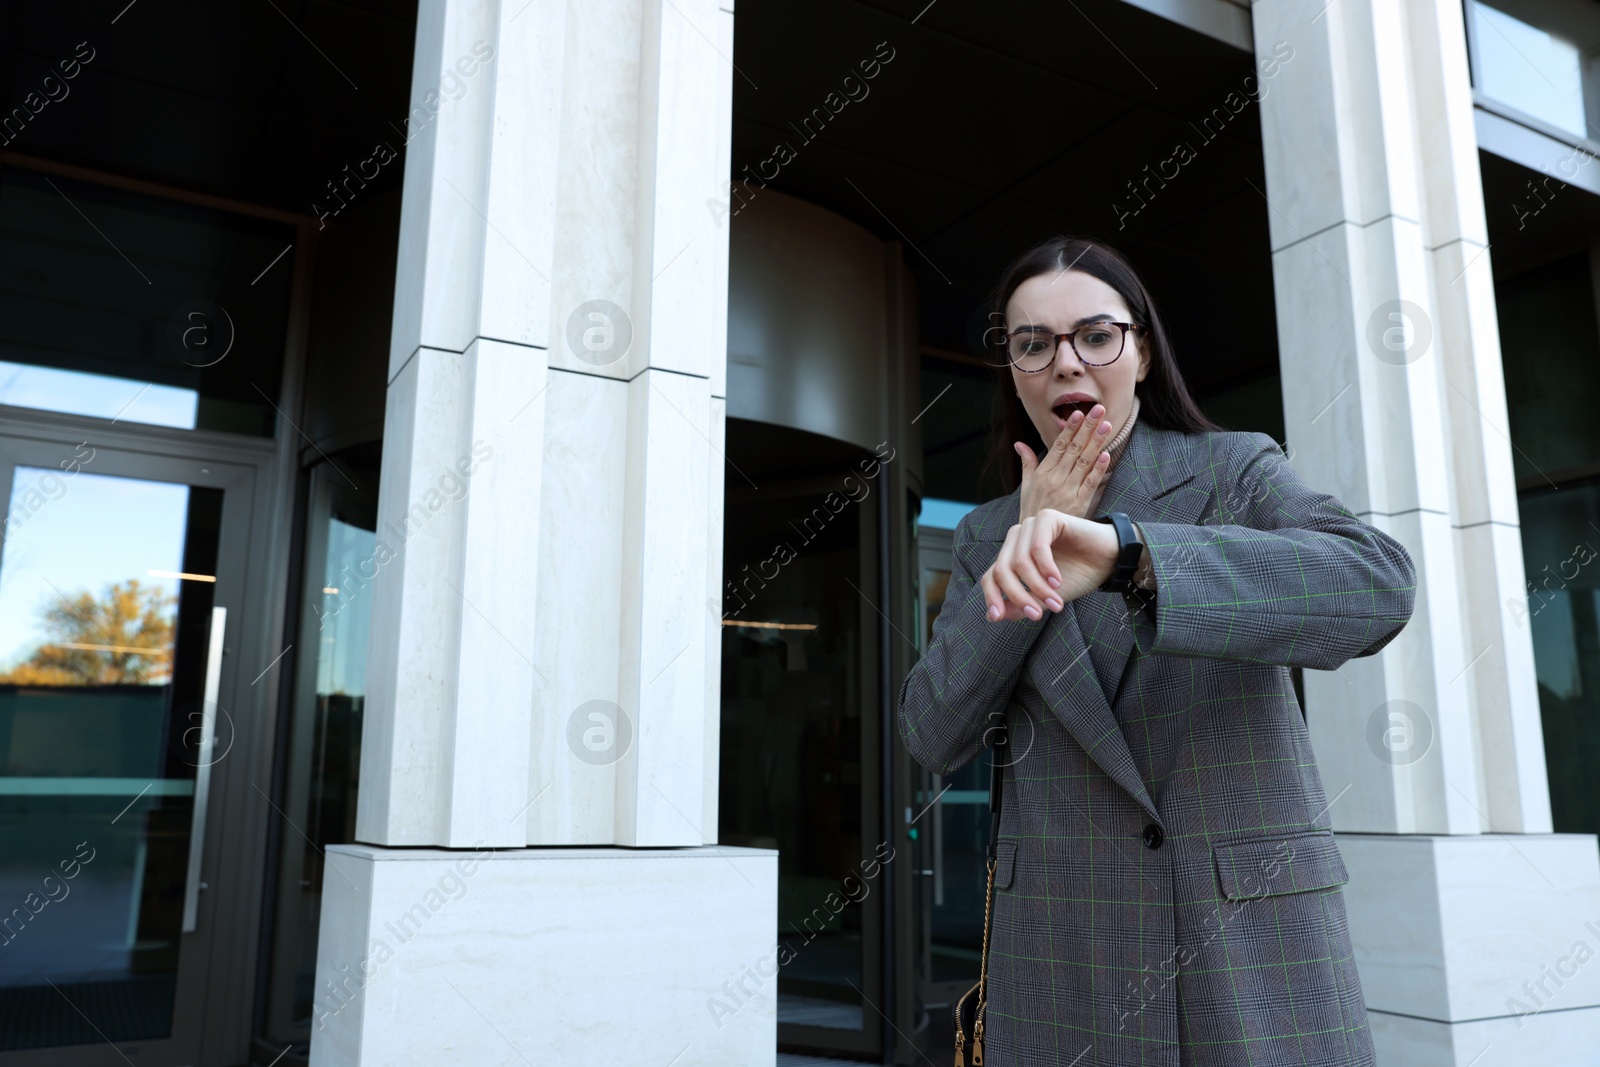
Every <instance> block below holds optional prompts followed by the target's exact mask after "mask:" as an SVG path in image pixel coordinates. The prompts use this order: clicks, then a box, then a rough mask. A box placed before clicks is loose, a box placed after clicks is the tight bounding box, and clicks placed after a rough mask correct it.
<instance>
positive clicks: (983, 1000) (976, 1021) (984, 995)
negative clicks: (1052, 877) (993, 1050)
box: [972, 859, 998, 1067]
mask: <svg viewBox="0 0 1600 1067" xmlns="http://www.w3.org/2000/svg"><path fill="white" fill-rule="evenodd" d="M997 864H998V860H996V859H991V860H990V861H989V888H988V889H987V890H986V891H985V892H984V895H983V955H982V956H981V957H979V963H978V1006H977V1008H976V1009H975V1011H974V1018H973V1020H972V1067H983V1017H984V1015H985V1014H986V1009H987V1008H988V1006H989V916H990V913H991V911H992V909H993V907H994V870H995V867H996V866H997Z"/></svg>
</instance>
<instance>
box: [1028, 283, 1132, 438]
mask: <svg viewBox="0 0 1600 1067" xmlns="http://www.w3.org/2000/svg"><path fill="white" fill-rule="evenodd" d="M1106 321H1109V322H1132V321H1133V315H1132V314H1131V313H1130V312H1129V311H1128V305H1127V304H1126V303H1124V302H1123V300H1122V297H1120V296H1118V295H1117V291H1116V290H1115V289H1113V288H1111V286H1109V285H1107V284H1106V283H1105V282H1103V281H1101V280H1100V279H1099V278H1096V277H1095V276H1094V275H1092V274H1085V273H1083V272H1082V271H1075V270H1068V271H1053V272H1051V273H1049V274H1036V275H1034V276H1033V277H1032V278H1029V279H1028V280H1027V281H1025V282H1023V283H1022V284H1021V285H1019V286H1017V288H1016V291H1015V292H1014V293H1012V294H1011V299H1010V300H1008V301H1006V331H1007V332H1008V333H1009V332H1011V331H1014V330H1017V329H1019V328H1021V327H1025V326H1038V327H1040V328H1041V329H1042V330H1049V331H1050V332H1051V333H1066V332H1068V331H1069V330H1076V329H1077V328H1078V327H1080V326H1084V325H1087V324H1088V323H1091V322H1106ZM1147 336H1148V335H1147V333H1146V331H1144V330H1134V331H1131V332H1129V333H1128V335H1127V337H1126V338H1125V339H1124V341H1123V347H1122V354H1121V355H1119V356H1118V357H1117V358H1116V359H1114V360H1113V361H1112V362H1110V363H1108V364H1106V365H1105V366H1100V367H1096V366H1090V365H1089V364H1087V363H1084V362H1083V361H1082V360H1080V359H1079V358H1078V354H1077V353H1076V352H1075V351H1073V347H1072V345H1071V344H1069V343H1068V342H1066V341H1062V342H1061V343H1060V344H1059V345H1056V348H1055V358H1054V360H1053V361H1052V362H1051V363H1050V364H1049V365H1048V366H1047V367H1045V368H1044V369H1043V370H1040V371H1037V372H1034V373H1028V372H1026V371H1021V370H1018V369H1017V367H1016V365H1015V364H1013V365H1012V367H1011V380H1012V382H1013V383H1015V385H1016V389H1017V395H1018V396H1019V397H1021V398H1022V406H1023V409H1024V410H1026V411H1027V413H1028V418H1029V419H1031V420H1033V425H1034V427H1035V428H1036V429H1038V431H1039V436H1040V437H1041V438H1042V439H1043V440H1044V445H1045V447H1046V448H1049V447H1050V446H1051V445H1052V444H1053V443H1054V442H1055V439H1056V435H1057V434H1059V433H1060V432H1061V430H1062V428H1064V427H1065V426H1066V424H1067V416H1069V415H1071V414H1072V412H1073V410H1074V409H1076V410H1081V411H1082V412H1083V413H1084V416H1085V417H1088V412H1089V409H1090V408H1091V407H1093V406H1094V405H1095V404H1096V403H1099V404H1104V405H1105V409H1106V411H1105V415H1104V416H1103V417H1102V418H1103V420H1104V421H1105V422H1109V423H1110V424H1111V431H1110V433H1109V434H1107V439H1109V437H1111V436H1113V435H1115V434H1116V433H1117V431H1119V430H1121V429H1122V424H1123V423H1124V422H1126V421H1127V418H1128V412H1129V411H1130V410H1132V408H1133V387H1134V383H1135V382H1142V381H1144V376H1145V375H1146V374H1147V373H1149V370H1150V353H1149V342H1148V340H1147ZM1077 340H1078V342H1079V344H1080V345H1083V347H1084V349H1085V351H1087V349H1088V346H1087V344H1084V336H1083V335H1082V334H1080V335H1078V338H1077ZM1045 343H1046V344H1048V343H1049V341H1048V339H1046V342H1045ZM1091 358H1094V357H1092V356H1091ZM1041 458H1042V457H1041Z"/></svg>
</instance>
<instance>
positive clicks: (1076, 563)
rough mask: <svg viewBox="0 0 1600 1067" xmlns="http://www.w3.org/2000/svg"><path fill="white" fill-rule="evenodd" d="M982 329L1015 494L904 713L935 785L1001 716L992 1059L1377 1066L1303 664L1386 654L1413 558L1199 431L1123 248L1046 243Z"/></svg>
mask: <svg viewBox="0 0 1600 1067" xmlns="http://www.w3.org/2000/svg"><path fill="white" fill-rule="evenodd" d="M994 312H995V316H994V318H993V319H992V320H991V321H993V322H996V323H1003V324H1004V325H1003V327H1000V326H997V327H996V328H994V329H993V330H991V333H990V336H991V337H992V338H993V340H994V341H995V345H994V348H995V351H996V355H997V362H998V363H999V365H1000V366H1001V368H1002V369H1001V371H1000V381H1001V383H1002V390H1001V395H1002V397H1003V404H1002V408H1003V411H1002V412H1001V417H1000V418H999V419H997V424H998V428H999V429H1000V430H1001V432H1002V434H1003V437H1002V439H1001V443H1002V447H1003V448H1006V449H1014V450H1015V453H1016V455H1017V457H1018V459H1019V460H1020V473H1021V481H1020V485H1017V487H1016V488H1014V489H1013V490H1012V492H1011V493H1010V494H1009V495H1007V496H1004V497H1001V498H999V499H997V500H991V501H990V502H988V503H987V504H984V505H982V506H981V507H978V508H977V509H975V510H974V511H972V512H970V513H969V514H968V515H966V516H965V517H964V518H963V519H962V520H961V522H960V524H959V525H958V526H957V529H956V533H955V541H954V560H953V563H954V566H953V569H952V573H951V578H950V584H949V588H948V590H947V592H946V597H945V601H944V606H943V607H942V609H941V610H940V613H939V616H938V618H937V620H936V621H935V623H934V628H933V640H932V643H931V644H930V645H929V647H928V650H927V653H926V654H925V655H924V656H923V657H922V659H921V661H920V662H918V663H917V665H916V666H915V667H914V668H913V669H912V671H911V673H910V674H909V675H908V676H907V678H906V680H905V683H904V685H903V686H902V688H901V691H900V705H899V728H900V733H901V736H902V737H903V738H904V739H905V742H906V745H907V746H908V748H909V750H910V752H911V754H912V756H914V757H915V758H916V759H917V761H918V762H919V763H921V764H922V765H923V766H925V767H927V768H928V769H930V770H932V771H933V772H935V773H936V774H940V775H947V774H950V773H952V772H953V771H955V770H956V769H957V768H959V767H961V766H963V765H964V764H966V763H967V762H968V761H969V760H971V759H972V758H973V757H974V756H975V755H977V754H978V752H979V750H980V749H982V748H983V747H984V746H985V743H986V740H988V739H989V737H990V727H991V725H992V722H998V721H999V720H1000V719H1001V718H1003V719H1004V721H1005V723H1006V725H1007V727H1008V738H1009V740H1008V748H1007V751H1006V754H1004V755H1002V756H1000V757H999V760H1000V762H1001V763H1002V764H1004V766H1003V768H1002V776H1003V786H1002V793H1001V800H1002V803H1001V817H1000V829H999V835H998V838H997V844H996V866H995V882H994V886H995V890H994V904H993V913H992V920H991V921H992V934H991V940H990V947H989V964H988V981H987V991H988V1005H987V1011H986V1017H985V1030H986V1032H985V1035H984V1050H983V1052H984V1062H985V1063H986V1064H989V1065H991V1067H994V1065H999V1067H1012V1065H1034V1064H1038V1065H1045V1064H1050V1065H1056V1064H1060V1065H1066V1064H1077V1065H1082V1067H1088V1065H1090V1064H1142V1065H1146V1067H1153V1065H1170V1067H1179V1065H1185V1067H1186V1065H1189V1064H1195V1065H1234V1064H1238V1065H1255V1067H1260V1065H1268V1064H1297V1065H1308V1064H1328V1065H1332V1064H1338V1065H1349V1064H1372V1063H1373V1050H1372V1040H1371V1037H1370V1035H1369V1033H1368V1029H1367V1014H1366V1008H1365V1006H1364V1004H1363V1001H1362V994H1361V982H1360V978H1359V976H1358V975H1357V973H1356V967H1355V962H1354V959H1353V957H1352V952H1351V944H1350V935H1349V932H1348V930H1347V928H1346V923H1345V909H1344V900H1343V896H1342V891H1341V889H1340V886H1341V885H1342V884H1343V883H1344V882H1346V881H1347V880H1348V879H1349V875H1348V874H1347V872H1346V870H1345V867H1344V864H1343V862H1342V860H1341V858H1340V855H1339V850H1338V848H1337V846H1336V845H1335V843H1334V839H1333V834H1332V829H1331V827H1332V819H1331V818H1330V815H1329V811H1328V809H1329V805H1330V801H1329V799H1328V797H1327V795H1326V793H1325V792H1324V790H1323V785H1322V781H1321V779H1320V777H1319V775H1318V773H1317V766H1316V759H1315V757H1314V756H1313V754H1312V751H1311V746H1310V743H1309V740H1308V738H1307V733H1306V727H1305V722H1304V719H1303V717H1302V715H1301V712H1300V708H1299V705H1298V703H1297V701H1296V699H1295V696H1294V691H1293V688H1292V685H1291V682H1290V676H1289V668H1290V667H1309V668H1314V669H1316V670H1334V669H1336V668H1338V667H1339V666H1340V665H1341V664H1343V663H1344V662H1346V661H1347V660H1349V659H1350V658H1351V657H1353V656H1370V655H1372V654H1373V653H1375V652H1377V651H1378V650H1379V649H1381V648H1383V647H1384V646H1385V645H1387V644H1388V643H1389V642H1390V641H1391V640H1393V639H1394V637H1395V635H1396V634H1398V633H1399V632H1400V629H1401V628H1402V627H1403V626H1404V625H1405V623H1406V620H1407V619H1409V618H1410V616H1411V609H1412V601H1413V597H1414V593H1415V584H1416V576H1415V571H1414V568H1413V566H1412V562H1411V558H1410V556H1409V555H1408V554H1407V552H1406V550H1405V549H1404V548H1403V547H1401V545H1400V544H1399V543H1398V542H1396V541H1395V540H1394V539H1393V538H1392V537H1390V536H1388V535H1387V534H1384V533H1382V532H1380V531H1378V530H1376V529H1374V528H1372V527H1371V526H1368V525H1366V524H1364V523H1362V522H1360V521H1359V520H1357V519H1356V518H1355V516H1354V515H1352V514H1351V513H1350V512H1349V511H1347V510H1346V509H1345V508H1344V507H1343V506H1341V505H1340V504H1339V502H1338V501H1337V500H1335V499H1334V498H1333V497H1331V496H1328V495H1327V494H1325V493H1319V492H1316V491H1315V490H1313V489H1311V488H1310V487H1308V486H1307V485H1306V484H1305V483H1304V482H1303V481H1301V479H1300V478H1299V476H1298V475H1296V474H1295V472H1294V469H1293V468H1292V467H1290V466H1289V464H1288V462H1287V460H1286V458H1285V457H1284V455H1283V452H1282V451H1281V450H1280V449H1279V448H1278V446H1277V444H1275V443H1274V442H1273V440H1272V438H1270V437H1268V436H1267V435H1266V434H1260V433H1228V432H1224V431H1222V430H1221V429H1220V428H1219V427H1216V426H1215V425H1213V424H1212V423H1210V422H1209V421H1208V420H1207V419H1206V418H1205V417H1204V416H1203V415H1202V414H1201V413H1200V411H1199V409H1198V408H1197V407H1196V406H1195V403H1194V401H1193V400H1192V399H1191V398H1190V396H1189V393H1188V391H1187V389H1186V388H1185V387H1184V383H1183V379H1182V378H1181V377H1180V375H1179V372H1178V367H1177V363H1176V361H1175V360H1174V358H1173V354H1172V350H1171V347H1170V345H1169V344H1168V341H1167V337H1166V334H1165V332H1164V330H1163V328H1162V324H1161V319H1160V316H1158V315H1157V314H1156V309H1155V306H1154V304H1153V303H1152V302H1151V299H1150V295H1149V293H1148V292H1147V291H1146V289H1145V287H1144V285H1143V283H1142V282H1141V281H1140V280H1139V278H1138V276H1137V274H1136V273H1135V272H1134V270H1133V268H1132V267H1131V266H1130V265H1129V264H1128V262H1127V261H1126V260H1125V259H1123V257H1122V256H1120V255H1119V254H1118V253H1117V252H1116V251H1114V250H1113V249H1111V248H1110V247H1108V246H1106V245H1104V244H1101V243H1099V242H1096V241H1092V240H1085V239H1070V238H1057V239H1055V240H1052V241H1049V242H1047V243H1045V244H1042V245H1040V246H1038V247H1037V248H1034V249H1032V250H1031V251H1029V252H1028V253H1026V254H1025V255H1023V256H1022V257H1021V258H1019V259H1018V260H1017V261H1016V262H1015V263H1013V264H1012V266H1011V267H1010V268H1009V269H1008V270H1007V271H1006V273H1005V275H1004V277H1003V278H1002V280H1001V282H1000V285H999V288H998V289H997V291H996V299H995V303H994ZM1118 324H1125V325H1118ZM1030 427H1031V429H1032V430H1033V431H1037V435H1038V437H1037V443H1038V445H1039V447H1040V448H1041V450H1042V449H1045V448H1048V451H1047V452H1045V454H1044V455H1043V456H1042V457H1040V456H1037V455H1036V453H1035V451H1034V449H1033V448H1030V447H1028V445H1027V444H1026V443H1025V440H1024V439H1025V438H1027V437H1029V436H1030V435H1029V434H1028V433H1027V430H1028V428H1030ZM1002 455H1003V456H1004V458H1005V459H1006V460H1008V461H1009V460H1010V454H1009V452H1004V453H1002ZM1015 465H1016V464H1015V462H1014V461H1013V462H1008V463H1007V466H1008V467H1013V466H1015ZM1008 481H1013V482H1014V481H1015V478H1014V477H1013V478H1010V479H1008ZM1110 512H1121V513H1125V515H1126V516H1127V518H1128V520H1131V521H1130V522H1125V523H1121V524H1120V525H1122V526H1123V527H1124V530H1125V531H1126V537H1125V538H1124V534H1120V533H1119V531H1118V528H1117V525H1115V524H1112V523H1108V522H1104V521H1095V519H1096V517H1098V516H1102V515H1105V514H1107V513H1110ZM1135 538H1136V539H1137V541H1138V542H1142V547H1141V546H1140V545H1139V544H1135V543H1134V539H1135ZM1119 539H1124V540H1126V543H1127V544H1128V546H1129V547H1128V548H1127V549H1126V550H1125V553H1124V555H1123V557H1122V558H1123V561H1124V565H1125V566H1124V569H1123V570H1122V571H1120V572H1119V571H1118V568H1117V563H1118V558H1119ZM1135 558H1136V559H1137V568H1136V570H1135V569H1134V567H1133V566H1132V563H1133V561H1134V559H1135ZM1129 571H1134V573H1133V575H1132V581H1131V582H1130V581H1128V580H1127V579H1128V572H1129ZM1119 575H1120V583H1119ZM1108 582H1109V583H1112V584H1120V587H1121V588H1122V589H1123V590H1124V591H1107V590H1108V589H1110V588H1111V586H1110V585H1108V584H1107V583H1108ZM1320 713H1322V714H1327V715H1342V714H1343V712H1342V710H1341V709H1336V708H1329V709H1320ZM1346 725H1347V727H1348V728H1349V729H1352V730H1359V729H1361V728H1362V725H1361V723H1360V722H1359V721H1357V718H1354V717H1352V718H1348V719H1347V721H1346ZM970 1051H971V1050H970V1049H969V1050H968V1052H969V1054H970Z"/></svg>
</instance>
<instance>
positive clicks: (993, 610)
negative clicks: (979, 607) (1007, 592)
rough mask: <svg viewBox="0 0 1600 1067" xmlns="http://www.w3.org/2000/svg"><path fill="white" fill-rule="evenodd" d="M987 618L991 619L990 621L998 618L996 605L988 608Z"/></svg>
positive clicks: (998, 609)
mask: <svg viewBox="0 0 1600 1067" xmlns="http://www.w3.org/2000/svg"><path fill="white" fill-rule="evenodd" d="M989 618H991V619H998V618H1000V606H999V605H998V604H991V605H990V606H989Z"/></svg>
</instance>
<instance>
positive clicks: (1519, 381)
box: [1495, 254, 1600, 478]
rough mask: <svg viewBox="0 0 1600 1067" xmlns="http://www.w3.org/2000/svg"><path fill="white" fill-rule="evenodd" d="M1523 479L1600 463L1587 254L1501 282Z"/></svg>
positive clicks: (1598, 383) (1598, 377)
mask: <svg viewBox="0 0 1600 1067" xmlns="http://www.w3.org/2000/svg"><path fill="white" fill-rule="evenodd" d="M1495 304H1496V309H1497V314H1498V316H1499V325H1500V355H1501V363H1502V369H1503V370H1504V373H1505V382H1506V405H1507V408H1508V409H1509V415H1510V419H1511V440H1512V441H1513V442H1515V444H1516V448H1514V449H1513V450H1512V453H1511V459H1512V463H1513V469H1514V470H1515V472H1516V476H1517V477H1518V478H1527V477H1530V476H1534V477H1538V476H1556V477H1559V476H1560V472H1562V471H1567V470H1570V469H1572V468H1574V467H1581V466H1583V465H1585V464H1587V463H1591V462H1593V461H1595V460H1600V420H1597V419H1596V418H1595V417H1594V403H1593V398H1594V397H1596V396H1600V332H1597V330H1596V324H1595V305H1594V289H1593V283H1592V282H1591V280H1590V275H1589V263H1588V256H1587V255H1581V254H1580V255H1577V256H1572V257H1568V258H1566V259H1561V260H1557V261H1556V262H1554V263H1551V264H1549V265H1547V266H1544V267H1539V268H1537V269H1534V270H1530V271H1525V272H1523V273H1521V274H1517V275H1513V276H1512V277H1510V278H1501V279H1497V280H1496V282H1495Z"/></svg>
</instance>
